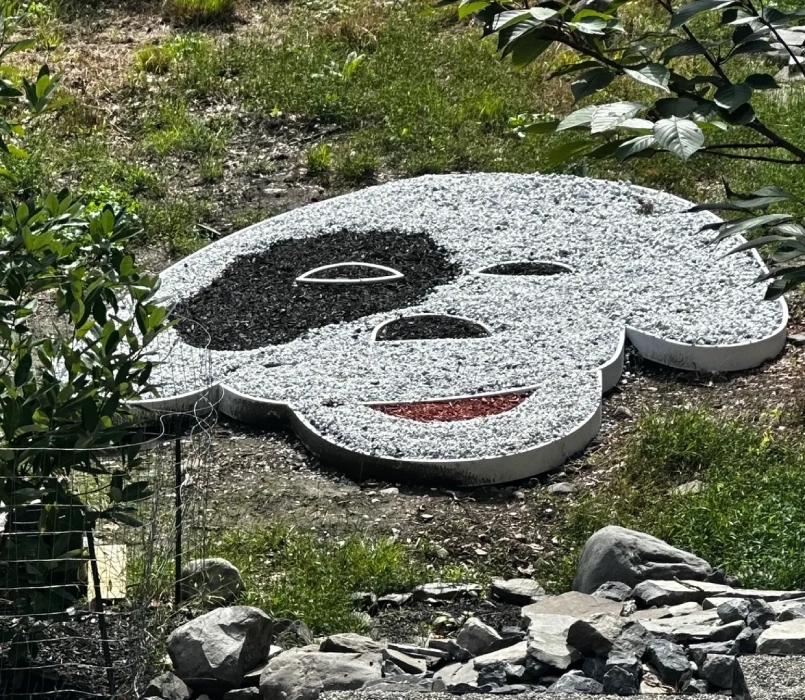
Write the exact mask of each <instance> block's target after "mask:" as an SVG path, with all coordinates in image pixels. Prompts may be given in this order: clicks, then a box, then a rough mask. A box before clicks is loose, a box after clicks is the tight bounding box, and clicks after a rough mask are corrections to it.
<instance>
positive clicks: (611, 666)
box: [603, 653, 643, 695]
mask: <svg viewBox="0 0 805 700" xmlns="http://www.w3.org/2000/svg"><path fill="white" fill-rule="evenodd" d="M642 675H643V666H642V664H641V663H640V661H639V660H638V659H637V657H636V656H634V655H633V654H618V653H614V654H610V656H609V658H608V659H607V661H606V667H605V673H604V678H603V686H604V692H605V693H608V694H612V695H636V694H637V693H638V692H639V691H640V678H641V676H642Z"/></svg>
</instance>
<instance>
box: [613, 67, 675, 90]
mask: <svg viewBox="0 0 805 700" xmlns="http://www.w3.org/2000/svg"><path fill="white" fill-rule="evenodd" d="M624 73H626V75H628V76H629V77H630V78H634V79H635V80H637V81H638V82H641V83H645V84H646V85H652V86H653V87H658V88H660V89H661V90H665V92H670V90H669V89H668V81H669V80H670V79H671V72H670V71H669V70H668V69H667V68H666V67H665V66H663V65H661V64H659V63H647V64H646V65H644V66H640V67H638V68H624Z"/></svg>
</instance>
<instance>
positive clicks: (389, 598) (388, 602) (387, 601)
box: [377, 593, 413, 608]
mask: <svg viewBox="0 0 805 700" xmlns="http://www.w3.org/2000/svg"><path fill="white" fill-rule="evenodd" d="M412 597H413V596H412V595H411V594H410V593H389V594H388V595H383V596H380V597H379V598H378V599H377V607H378V608H401V607H402V606H403V605H405V604H406V603H407V602H408V601H409V600H411V598H412Z"/></svg>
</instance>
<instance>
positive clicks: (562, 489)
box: [546, 481, 576, 496]
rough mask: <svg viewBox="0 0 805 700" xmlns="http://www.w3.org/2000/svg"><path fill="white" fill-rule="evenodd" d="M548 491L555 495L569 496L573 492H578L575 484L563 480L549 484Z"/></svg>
mask: <svg viewBox="0 0 805 700" xmlns="http://www.w3.org/2000/svg"><path fill="white" fill-rule="evenodd" d="M546 490H547V491H548V493H552V494H554V495H555V496H568V495H570V494H571V493H575V492H576V487H575V485H573V484H570V483H568V482H566V481H562V482H560V483H558V484H549V485H548V486H547V487H546Z"/></svg>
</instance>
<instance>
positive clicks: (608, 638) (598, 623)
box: [567, 613, 626, 656]
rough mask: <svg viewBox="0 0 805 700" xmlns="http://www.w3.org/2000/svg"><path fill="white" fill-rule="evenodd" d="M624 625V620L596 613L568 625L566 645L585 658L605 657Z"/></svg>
mask: <svg viewBox="0 0 805 700" xmlns="http://www.w3.org/2000/svg"><path fill="white" fill-rule="evenodd" d="M625 625H626V620H625V619H623V618H621V617H615V616H614V615H609V614H607V613H598V614H596V615H593V616H592V617H591V618H589V619H587V620H576V621H575V622H574V623H573V624H572V625H570V629H569V630H568V633H567V643H568V644H569V645H570V646H572V647H575V648H576V649H578V650H579V651H580V652H581V653H582V654H584V655H586V656H593V655H595V656H606V655H607V654H609V652H610V651H611V650H612V646H613V644H614V643H615V640H616V639H617V638H618V637H620V634H621V632H622V631H623V628H624V626H625Z"/></svg>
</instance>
